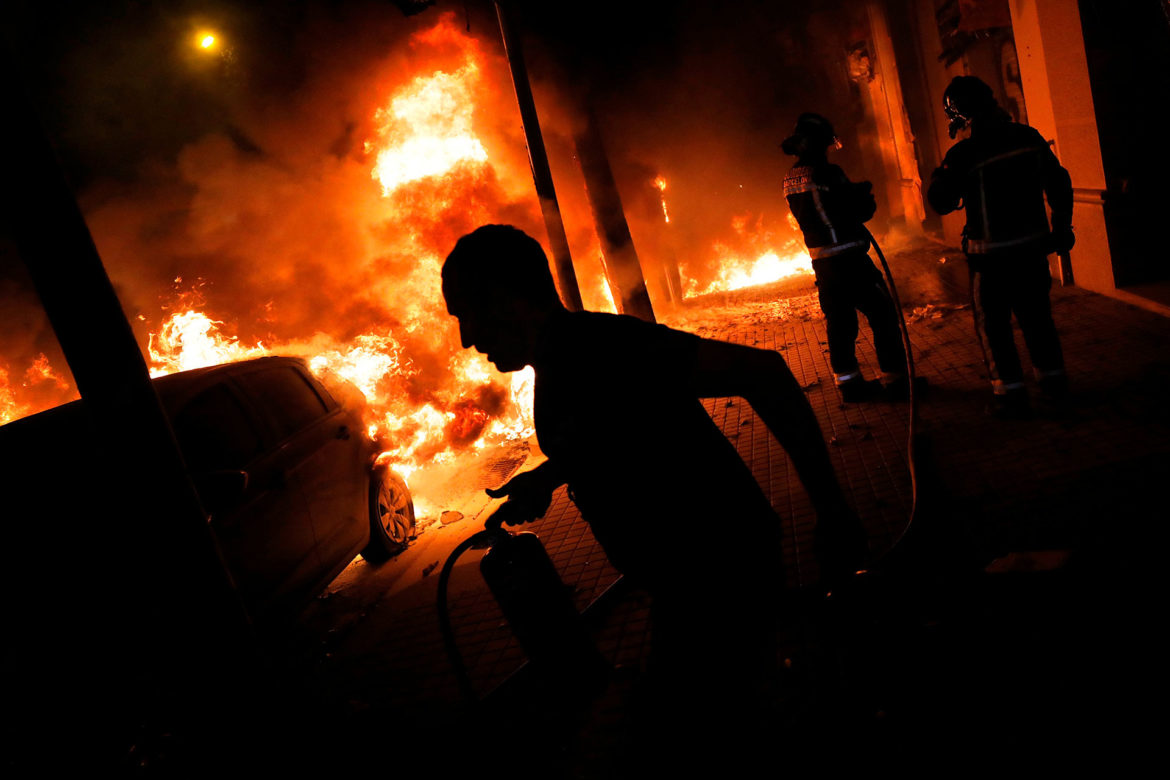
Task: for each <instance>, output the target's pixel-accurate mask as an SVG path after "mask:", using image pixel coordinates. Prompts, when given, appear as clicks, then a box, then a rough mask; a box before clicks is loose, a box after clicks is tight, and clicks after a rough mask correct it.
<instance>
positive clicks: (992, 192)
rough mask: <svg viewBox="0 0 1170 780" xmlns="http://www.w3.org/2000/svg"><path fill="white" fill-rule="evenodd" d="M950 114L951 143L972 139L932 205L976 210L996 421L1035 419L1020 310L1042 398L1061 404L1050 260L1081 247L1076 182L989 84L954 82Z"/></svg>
mask: <svg viewBox="0 0 1170 780" xmlns="http://www.w3.org/2000/svg"><path fill="white" fill-rule="evenodd" d="M943 108H944V110H945V111H946V114H947V117H948V119H949V131H950V136H951V138H954V137H955V136H956V135H958V134H959V133H963V134H964V135H965V136H966V137H964V138H962V139H961V140H960V141H959V142H958V143H956V144H955V145H954V146H952V147H951V148H950V150H949V151H948V152H947V154H946V157H945V158H944V159H943V162H942V165H941V166H939V167H938V169H936V170H935V171H934V173H933V175H932V176H931V182H930V187H929V189H928V190H927V199H928V200H929V201H930V205H931V207H932V208H933V209H934V210H935V211H937V212H938V213H939V214H948V213H950V212H952V211H955V210H956V209H960V208H962V209H964V210H965V211H966V212H967V225H966V227H965V228H963V251H964V252H965V253H966V255H967V263H968V267H969V270H970V277H971V298H972V308H973V311H974V313H975V324H976V333H977V335H978V338H979V344H980V347H981V348H982V349H983V356H984V360H985V361H986V363H987V372H988V374H989V376H990V378H991V386H992V398H991V401H990V403H989V404H988V407H987V411H988V413H990V414H992V415H993V416H996V417H1015V418H1019V417H1027V416H1028V415H1029V414H1030V413H1031V405H1030V402H1029V400H1028V390H1027V388H1026V387H1025V385H1024V372H1023V368H1022V367H1021V365H1020V356H1019V354H1018V352H1017V351H1016V344H1015V339H1014V336H1013V334H1012V322H1011V318H1012V314H1013V313H1014V314H1015V315H1016V321H1017V322H1018V323H1019V326H1020V330H1021V331H1023V334H1024V341H1025V343H1026V344H1027V346H1028V353H1029V355H1030V356H1031V358H1032V368H1033V371H1034V373H1035V376H1036V379H1037V383H1038V384H1039V389H1040V394H1041V398H1042V399H1043V400H1044V401H1046V402H1048V403H1058V402H1060V401H1062V400H1063V399H1064V398H1065V396H1066V395H1067V392H1068V378H1067V376H1066V375H1065V371H1064V357H1063V355H1062V353H1061V348H1060V338H1059V337H1058V336H1057V333H1056V326H1055V324H1054V323H1053V321H1052V310H1051V305H1050V302H1049V297H1048V295H1049V291H1050V290H1051V288H1052V276H1051V274H1050V273H1049V270H1048V257H1047V256H1048V254H1049V253H1050V252H1059V253H1064V252H1068V251H1069V250H1070V249H1072V246H1073V242H1074V241H1075V238H1074V236H1073V229H1072V205H1073V192H1072V180H1071V179H1070V177H1069V174H1068V171H1067V170H1065V169H1064V168H1063V167H1062V166H1061V164H1060V163H1059V162H1058V161H1057V159H1056V155H1055V154H1053V153H1052V150H1051V149H1050V148H1049V145H1048V144H1047V143H1046V142H1045V141H1044V137H1043V136H1041V135H1040V133H1038V132H1036V130H1034V129H1032V128H1031V127H1028V126H1027V125H1022V124H1019V123H1017V122H1013V121H1012V119H1011V117H1010V116H1009V115H1008V114H1007V112H1005V111H1004V110H1003V109H1002V108H1000V106H999V105H998V103H996V100H995V96H994V95H993V94H992V92H991V87H989V86H987V84H986V83H984V82H983V81H981V80H980V79H978V78H976V77H974V76H957V77H955V78H954V79H953V80H952V81H951V83H950V85H949V86H948V87H947V89H946V92H945V93H944V94H943ZM1045 196H1047V198H1048V206H1049V207H1050V208H1051V209H1052V223H1051V227H1049V221H1048V214H1047V212H1046V210H1045V207H1044V199H1045Z"/></svg>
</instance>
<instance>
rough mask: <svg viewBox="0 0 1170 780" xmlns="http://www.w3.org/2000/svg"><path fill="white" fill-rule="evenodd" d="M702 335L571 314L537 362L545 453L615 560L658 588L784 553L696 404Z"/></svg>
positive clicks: (734, 456)
mask: <svg viewBox="0 0 1170 780" xmlns="http://www.w3.org/2000/svg"><path fill="white" fill-rule="evenodd" d="M699 341H700V339H699V337H697V336H694V335H692V334H689V333H684V332H682V331H677V330H672V329H670V328H667V327H665V326H662V325H652V324H649V323H646V322H643V321H641V320H639V319H636V318H634V317H629V316H622V315H612V314H600V313H592V312H577V313H570V312H565V313H563V314H558V315H556V316H554V318H553V319H552V320H551V321H550V323H549V325H548V329H547V330H546V332H545V334H544V337H543V339H542V343H541V346H540V348H539V349H538V352H537V358H536V360H535V361H534V368H535V370H536V387H535V408H534V413H535V421H536V433H537V438H538V441H539V443H540V447H541V449H542V450H543V451H544V452H545V454H546V455H547V456H548V457H549V460H550V461H552V462H553V463H554V464H555V465H556V466H557V468H558V470H559V471H560V473H562V474H563V475H564V476H565V477H566V479H567V482H568V485H569V489H570V491H571V495H572V497H573V499H574V501H575V502H576V504H577V506H578V508H579V509H580V510H581V513H582V515H583V516H584V518H585V519H586V520H587V521H588V522H589V524H590V527H591V528H592V530H593V532H594V535H595V536H596V538H597V540H598V542H600V543H601V545H602V546H603V547H604V548H605V551H606V554H607V555H608V556H609V558H610V560H611V562H612V563H613V564H614V566H615V567H617V568H618V569H619V570H621V571H623V572H624V573H627V574H631V575H635V576H636V577H638V578H640V579H641V580H643V581H644V582H645V583H646V584H647V585H648V586H649V587H651V588H652V589H653V588H655V587H671V586H673V585H675V584H677V583H679V582H680V581H683V580H686V579H688V578H695V577H701V576H703V575H704V573H707V574H710V575H713V576H714V577H715V578H718V577H720V576H722V574H727V573H730V572H733V571H736V570H741V571H742V570H743V569H744V568H745V567H758V566H761V565H762V561H763V560H764V559H765V558H766V559H768V561H769V562H770V564H771V565H772V567H773V568H775V567H776V566H778V562H779V558H780V549H779V528H780V523H779V521H778V518H777V517H776V515H775V513H774V512H773V511H772V508H771V506H770V504H769V502H768V499H767V498H766V497H765V496H764V494H763V492H762V491H761V490H760V487H759V485H758V483H757V482H756V480H755V478H754V477H753V476H752V474H751V472H750V471H749V469H748V468H747V466H746V464H744V462H743V460H742V459H741V458H740V457H739V454H738V453H737V452H736V450H735V447H734V446H733V445H732V444H731V442H730V441H728V439H727V438H726V437H725V436H724V435H723V433H722V432H721V431H720V430H719V428H718V427H717V426H716V425H715V423H714V421H713V420H712V419H711V416H710V415H709V414H707V412H706V410H705V409H704V408H703V406H702V404H701V402H700V401H699V399H698V398H697V395H696V391H695V387H694V379H693V371H694V366H695V359H696V350H697V348H698V344H699Z"/></svg>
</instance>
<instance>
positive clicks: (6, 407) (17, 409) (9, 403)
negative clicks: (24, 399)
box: [0, 368, 29, 425]
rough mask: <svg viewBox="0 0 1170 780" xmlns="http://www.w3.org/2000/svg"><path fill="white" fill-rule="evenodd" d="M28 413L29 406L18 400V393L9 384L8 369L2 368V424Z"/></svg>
mask: <svg viewBox="0 0 1170 780" xmlns="http://www.w3.org/2000/svg"><path fill="white" fill-rule="evenodd" d="M28 413H29V409H28V407H27V406H25V405H24V404H21V403H19V402H18V401H17V400H16V393H15V392H14V391H13V389H12V387H11V386H10V385H9V384H8V371H7V369H3V368H0V425H3V424H5V423H9V422H12V421H13V420H16V419H18V418H20V417H24V416H25V415H26V414H28Z"/></svg>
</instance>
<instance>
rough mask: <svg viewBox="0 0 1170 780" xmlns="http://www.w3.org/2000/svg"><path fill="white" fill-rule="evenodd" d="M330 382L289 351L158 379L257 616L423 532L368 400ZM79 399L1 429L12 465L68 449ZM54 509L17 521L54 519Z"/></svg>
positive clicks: (288, 609)
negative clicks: (370, 426) (382, 452)
mask: <svg viewBox="0 0 1170 780" xmlns="http://www.w3.org/2000/svg"><path fill="white" fill-rule="evenodd" d="M328 382H329V386H328V387H327V386H326V384H325V383H324V382H323V381H322V380H321V379H319V378H318V377H316V376H314V375H313V373H312V372H311V371H310V370H309V369H308V367H307V366H306V364H305V363H304V362H302V361H301V360H299V359H295V358H286V357H262V358H257V359H254V360H247V361H243V362H239V363H230V364H226V365H218V366H212V367H208V368H200V369H195V370H191V371H184V372H180V373H176V374H171V375H168V376H163V377H158V378H156V379H155V380H154V385H155V389H156V390H157V392H158V395H159V398H160V399H161V401H162V404H163V407H164V408H165V409H166V411H167V414H168V415H169V417H170V419H171V425H172V428H173V429H174V432H175V437H176V439H177V440H178V443H179V447H180V449H181V450H182V452H183V456H184V459H185V460H186V463H187V467H188V470H189V472H190V474H191V477H192V479H193V481H194V483H195V485H196V488H197V490H198V492H199V495H200V497H201V499H202V501H203V504H204V506H205V508H206V509H207V510H208V512H209V513H210V516H211V525H212V528H213V529H214V531H215V534H216V536H217V538H218V540H219V544H220V547H221V549H222V551H223V555H224V559H225V561H226V563H227V566H228V569H229V571H230V573H231V575H232V578H233V580H234V581H235V584H236V587H237V589H238V591H239V593H240V596H241V598H242V600H243V601H244V603H245V605H246V606H247V608H248V609H249V611H250V613H251V614H252V615H253V616H254V617H255V618H257V619H258V620H262V621H267V620H270V619H273V618H277V617H279V616H287V615H288V614H290V613H292V612H293V611H294V610H296V609H297V608H299V607H301V606H303V605H304V604H305V603H307V601H308V600H309V599H311V598H312V597H313V596H314V595H315V594H316V593H318V592H319V591H320V590H321V589H322V588H324V587H325V586H326V585H327V584H328V583H329V582H330V581H332V580H333V578H334V577H336V576H337V574H338V573H340V571H341V570H342V569H344V568H345V567H346V566H347V565H348V564H349V562H350V561H352V560H353V558H354V557H355V556H356V555H358V554H359V553H360V554H361V555H362V556H363V557H364V558H366V559H368V560H371V561H383V560H386V559H387V558H389V557H391V556H392V555H394V554H396V553H397V552H399V551H401V550H402V549H404V548H405V547H406V546H407V544H408V542H409V540H410V538H411V536H412V535H413V533H414V529H415V515H414V504H413V501H412V499H411V495H410V491H409V489H408V488H407V486H406V483H405V482H404V480H403V479H402V478H401V477H399V476H398V475H397V474H395V473H394V472H393V471H392V470H391V469H390V468H388V467H387V466H386V465H385V464H382V463H379V462H378V461H377V460H376V456H377V454H378V451H379V449H378V447H377V446H376V445H375V443H374V442H373V441H372V440H371V439H370V437H369V436H368V435H367V434H366V430H365V424H364V422H363V417H362V412H363V406H364V403H365V399H364V396H362V394H361V392H360V391H359V390H358V389H357V388H355V387H353V386H352V385H348V384H347V383H345V382H343V381H332V380H328ZM81 404H82V402H80V401H75V402H73V403H71V404H66V405H64V406H60V407H57V408H56V409H51V410H48V411H46V412H42V413H40V414H37V415H33V416H31V417H26V418H24V419H21V420H18V421H16V422H13V423H10V424H9V425H6V426H3V427H0V453H3V454H4V455H5V460H6V462H7V460H8V457H9V456H12V457H13V458H15V457H16V456H17V454H20V455H21V456H22V457H25V458H30V459H32V460H33V461H44V462H47V461H48V456H45V455H44V453H45V452H46V450H50V449H54V448H55V449H56V451H57V454H58V456H61V455H64V453H63V452H62V450H67V449H69V448H67V447H62V442H68V441H70V438H71V437H70V434H69V433H67V432H68V431H71V430H72V431H75V430H77V429H78V424H77V421H78V420H79V419H80V417H81V416H82V414H83V412H84V409H83V408H82V406H81ZM65 457H66V458H67V457H68V456H67V455H65ZM54 465H57V466H58V467H59V462H58V463H56V464H54ZM28 471H29V470H28V469H25V472H26V473H27V472H28ZM52 473H53V474H54V475H56V474H57V473H58V472H57V471H56V470H53V471H52ZM7 476H11V474H8V475H7ZM22 489H23V490H26V491H30V492H31V491H34V490H35V492H38V493H43V492H45V490H43V489H40V488H35V487H34V486H32V485H27V484H26V485H24V486H22ZM59 491H60V488H58V492H59ZM17 504H18V505H19V502H17ZM53 511H54V510H53V509H52V508H51V507H50V508H48V509H44V510H37V512H36V514H35V515H32V514H30V516H29V517H27V518H13V519H16V520H17V521H18V523H20V524H21V525H25V524H26V523H27V524H28V525H36V524H39V525H46V526H51V525H53V522H52V521H51V518H52V517H53V516H54V515H53V514H52V513H53ZM21 521H24V522H21Z"/></svg>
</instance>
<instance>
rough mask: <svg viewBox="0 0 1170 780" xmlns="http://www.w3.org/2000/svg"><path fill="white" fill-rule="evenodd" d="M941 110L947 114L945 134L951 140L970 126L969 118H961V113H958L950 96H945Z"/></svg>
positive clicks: (957, 108)
mask: <svg viewBox="0 0 1170 780" xmlns="http://www.w3.org/2000/svg"><path fill="white" fill-rule="evenodd" d="M943 110H944V111H946V112H947V119H948V120H949V121H948V122H947V134H948V135H950V137H951V138H954V137H955V136H956V135H958V134H959V131H960V130H963V129H965V128H966V127H967V126H968V125H970V124H971V118H970V117H967V116H963V113H962V111H960V109H959V107H958V105H957V104H956V103H955V101H954V100H952V99H951V97H950V95H947V96H946V98H944V100H943Z"/></svg>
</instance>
